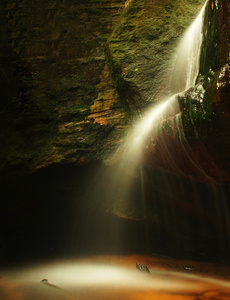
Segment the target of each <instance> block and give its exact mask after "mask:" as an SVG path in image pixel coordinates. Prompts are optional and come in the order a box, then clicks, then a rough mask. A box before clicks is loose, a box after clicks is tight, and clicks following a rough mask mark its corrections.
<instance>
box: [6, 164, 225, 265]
mask: <svg viewBox="0 0 230 300" xmlns="http://www.w3.org/2000/svg"><path fill="white" fill-rule="evenodd" d="M142 172H143V173H142V180H141V177H140V176H139V177H136V178H132V180H131V183H130V186H129V188H130V192H127V193H126V194H125V195H124V196H123V198H122V199H120V197H121V196H120V195H121V194H120V193H119V188H120V187H121V188H123V187H122V185H124V178H125V177H127V174H125V175H124V176H119V177H118V178H117V179H116V184H114V182H113V181H111V178H113V176H114V170H113V169H112V168H109V167H106V166H102V165H101V163H100V162H96V163H92V164H89V165H85V166H75V165H56V166H51V167H48V168H46V169H41V170H39V171H37V173H35V174H32V175H30V176H22V177H19V176H14V177H11V176H8V177H7V176H5V178H4V179H3V180H2V182H1V192H2V196H1V204H0V229H1V237H0V260H1V262H2V263H3V262H4V263H14V262H17V261H25V260H34V259H50V258H59V257H60V258H62V257H65V258H67V257H77V256H85V255H97V254H134V253H139V254H148V255H164V256H169V257H176V258H187V259H193V260H198V261H199V260H200V261H210V262H220V263H223V264H229V241H230V238H229V236H230V235H229V206H228V205H229V203H227V201H226V199H229V186H228V185H226V186H220V185H217V186H214V185H210V184H205V183H200V182H194V181H191V180H190V179H188V178H185V177H179V176H178V175H173V174H170V173H165V172H162V171H160V170H154V169H152V168H146V167H145V168H144V169H143V170H142ZM142 181H143V182H144V185H142ZM108 187H109V188H108ZM130 199H131V200H132V202H131V200H130ZM126 200H127V201H126ZM116 201H117V202H116ZM116 209H117V210H116ZM131 210H132V213H131Z"/></svg>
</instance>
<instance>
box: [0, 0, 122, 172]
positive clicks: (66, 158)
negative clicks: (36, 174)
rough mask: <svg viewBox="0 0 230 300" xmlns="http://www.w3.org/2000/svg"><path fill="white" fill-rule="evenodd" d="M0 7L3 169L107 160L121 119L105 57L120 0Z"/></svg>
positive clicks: (16, 3) (58, 0) (20, 3)
mask: <svg viewBox="0 0 230 300" xmlns="http://www.w3.org/2000/svg"><path fill="white" fill-rule="evenodd" d="M0 6H1V49H0V56H1V70H0V77H1V84H2V86H1V145H2V147H1V165H2V167H4V166H5V165H13V166H19V165H22V166H24V167H25V168H26V169H30V170H32V171H33V170H35V169H36V168H39V167H42V166H47V165H49V164H53V163H63V162H67V163H68V162H77V163H83V162H87V161H90V160H95V159H101V158H102V157H103V158H106V156H107V155H108V154H109V153H110V152H111V151H112V150H113V149H114V147H115V146H116V144H117V143H119V140H120V139H121V136H122V135H123V130H124V127H125V125H126V123H127V118H126V114H127V113H126V112H125V109H124V108H123V105H122V104H121V103H120V101H119V98H118V97H117V96H116V90H115V88H114V86H113V82H112V80H111V76H110V74H109V72H108V68H107V67H106V64H105V56H104V46H105V42H106V40H107V39H108V37H109V35H110V34H111V31H112V29H113V27H114V24H115V23H116V21H117V18H118V17H119V14H120V12H121V11H122V10H123V6H124V3H123V1H122V0H120V1H119V0H105V1H99V0H98V1H97V0H96V1H68V0H66V1H65V0H64V1H63V0H53V1H52V0H51V1H32V2H31V1H1V2H0Z"/></svg>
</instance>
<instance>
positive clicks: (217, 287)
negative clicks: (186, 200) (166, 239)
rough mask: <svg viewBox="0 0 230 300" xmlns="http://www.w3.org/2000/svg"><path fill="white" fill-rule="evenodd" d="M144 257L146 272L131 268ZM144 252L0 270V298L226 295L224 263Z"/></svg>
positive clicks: (133, 299) (176, 299)
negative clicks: (148, 255)
mask: <svg viewBox="0 0 230 300" xmlns="http://www.w3.org/2000/svg"><path fill="white" fill-rule="evenodd" d="M136 261H139V262H142V263H147V264H148V266H149V270H150V273H149V274H147V273H142V272H139V271H137V269H136V268H135V264H136ZM191 264H192V262H187V261H175V260H174V261H172V260H168V259H157V258H155V259H153V258H148V257H140V256H139V257H138V256H126V257H106V256H104V257H92V258H91V259H90V260H89V259H81V260H79V259H78V260H65V261H54V262H49V263H44V262H43V263H39V264H29V265H26V266H24V267H18V268H13V269H8V270H0V272H1V281H0V298H1V300H31V299H34V300H52V299H54V300H82V299H94V300H103V299H106V300H107V299H112V300H118V299H121V300H123V299H124V300H127V299H129V300H143V299H146V300H147V299H148V300H149V299H159V300H166V299H167V300H194V299H200V300H205V299H206V300H211V299H218V300H227V299H229V297H230V281H229V275H227V274H228V273H229V270H228V268H225V269H224V268H221V267H220V266H216V267H215V268H216V271H217V272H218V273H219V276H218V277H213V274H212V272H210V269H211V268H213V266H212V265H208V264H206V265H205V264H203V265H202V269H203V271H201V270H200V269H199V267H198V265H197V264H196V263H195V264H192V265H191Z"/></svg>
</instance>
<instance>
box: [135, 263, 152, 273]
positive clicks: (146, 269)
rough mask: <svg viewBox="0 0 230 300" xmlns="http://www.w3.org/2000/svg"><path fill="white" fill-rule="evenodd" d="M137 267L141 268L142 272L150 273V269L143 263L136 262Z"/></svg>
mask: <svg viewBox="0 0 230 300" xmlns="http://www.w3.org/2000/svg"><path fill="white" fill-rule="evenodd" d="M136 268H137V270H139V271H141V272H145V273H150V271H149V269H148V267H147V266H146V265H141V264H138V263H136Z"/></svg>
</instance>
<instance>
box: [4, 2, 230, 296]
mask: <svg viewBox="0 0 230 300" xmlns="http://www.w3.org/2000/svg"><path fill="white" fill-rule="evenodd" d="M206 3H207V1H206ZM206 3H205V5H206ZM205 5H204V6H203V8H202V10H201V11H200V13H199V15H198V17H197V18H196V20H195V21H194V22H193V24H192V25H191V26H190V28H189V29H188V30H187V31H186V33H185V35H184V37H183V38H182V40H181V43H180V44H179V46H178V48H177V50H176V53H175V56H174V57H173V62H174V67H173V68H172V70H171V82H170V95H169V96H167V97H165V98H161V99H158V101H157V103H156V104H154V105H153V106H152V107H151V108H150V109H149V110H148V111H147V112H146V114H145V115H144V116H143V117H142V118H141V120H140V122H137V124H135V126H134V129H133V130H132V132H131V133H130V135H129V137H128V139H127V143H126V144H125V147H124V148H123V149H122V155H121V160H120V165H119V167H118V168H117V170H116V171H115V172H113V174H112V177H106V178H105V179H106V187H105V188H104V190H103V191H101V190H100V193H101V194H103V197H102V198H103V201H102V202H103V204H102V202H100V203H98V202H97V201H98V200H97V199H94V200H93V201H94V202H95V203H94V205H95V207H98V206H100V207H102V206H103V205H104V210H105V211H107V212H111V213H112V214H114V215H116V216H119V218H123V217H124V218H128V219H129V218H130V219H132V220H138V221H140V220H141V219H145V218H146V216H147V209H148V205H149V204H148V202H146V198H147V197H148V195H147V194H148V193H149V194H151V196H152V190H150V191H148V190H147V189H146V188H145V185H146V184H147V185H150V186H152V185H154V187H155V188H157V187H158V185H159V183H160V182H161V189H162V186H163V187H164V188H165V190H167V191H168V190H169V192H170V189H171V190H173V189H174V183H175V181H174V179H172V177H170V176H168V177H167V179H166V178H165V177H164V176H163V175H162V174H161V173H157V176H155V177H154V173H153V174H152V173H151V176H149V177H148V176H147V173H148V172H147V173H146V171H145V170H144V169H143V168H142V154H143V149H144V148H145V147H147V146H148V142H149V136H150V137H151V143H154V137H155V136H157V132H158V129H159V127H160V125H161V123H162V121H163V120H164V119H165V118H166V117H172V118H174V119H175V120H176V121H177V124H178V125H177V126H178V129H180V130H182V132H180V135H181V139H182V136H183V129H182V126H181V120H180V110H179V108H178V104H177V96H178V95H179V94H180V93H183V92H184V91H186V90H187V89H189V88H190V87H193V86H194V85H195V82H196V78H197V75H198V72H199V59H200V49H201V44H202V22H203V15H204V10H205ZM183 147H184V146H183ZM166 150H167V149H166ZM185 152H186V153H187V158H188V159H190V160H191V161H193V158H192V156H191V154H189V153H188V151H187V149H185ZM171 163H172V164H173V163H174V162H173V161H171ZM194 165H196V167H197V168H198V169H199V170H200V172H203V171H202V169H201V168H200V167H199V166H198V165H197V164H196V162H194ZM146 179H147V180H146ZM170 181H171V183H169V182H170ZM146 182H147V183H146ZM139 183H141V188H139V189H137V185H138V184H139ZM183 184H186V185H187V186H186V188H185V190H188V186H189V187H191V188H192V185H193V184H191V183H189V184H188V183H187V182H186V181H184V182H182V183H181V182H179V185H177V186H176V189H177V188H178V186H181V188H182V185H183ZM130 191H131V193H130ZM200 191H201V192H202V188H200ZM93 192H95V191H93ZM213 192H214V193H215V192H216V191H214V190H212V191H211V192H210V195H211V194H212V193H213ZM91 193H92V191H91ZM154 193H156V189H155V190H154ZM95 194H96V195H98V194H97V193H95ZM136 194H137V195H136ZM96 198H97V197H96ZM135 198H138V199H139V198H141V199H142V203H141V204H140V203H139V204H137V208H136V210H135V209H134V208H133V207H135V205H136V204H135V203H134V202H135V200H134V199H135ZM156 198H157V197H156ZM158 198H159V199H158V200H157V201H158V202H155V203H154V205H155V206H154V207H153V211H154V210H157V209H158V211H156V213H155V212H153V214H154V213H155V215H152V216H151V217H152V218H156V219H157V218H161V219H164V218H165V220H164V221H168V219H170V218H171V219H170V220H173V221H171V223H173V222H174V220H176V219H177V216H178V215H175V216H174V213H175V208H173V206H174V205H176V203H177V199H174V198H173V197H172V198H170V201H168V207H166V204H165V203H164V201H161V196H160V194H159V195H158ZM171 200H173V201H171ZM198 202H199V201H197V202H196V200H194V205H196V204H198V205H199V203H198ZM90 205H93V204H92V201H91V202H90ZM186 205H190V204H189V203H185V207H186ZM156 207H157V208H156ZM177 208H179V209H180V206H177ZM213 209H214V210H215V211H216V215H218V213H219V214H220V215H221V212H219V207H218V205H217V206H216V207H214V208H213ZM201 210H202V209H201ZM164 211H166V212H165V214H164ZM158 213H159V215H160V217H159V216H157V215H158ZM169 213H170V214H171V215H170V216H169ZM182 213H184V211H183V208H182ZM179 215H180V212H179ZM83 218H84V222H85V223H86V222H87V221H88V219H86V217H85V216H83ZM173 218H174V219H173ZM181 218H182V219H184V223H183V222H182V223H178V224H177V226H176V227H175V228H176V229H175V230H176V231H178V230H179V231H180V230H182V231H183V230H184V232H185V233H186V232H187V229H189V230H190V231H191V230H192V232H195V231H196V230H197V228H192V229H191V228H187V227H188V226H190V225H191V224H190V225H188V224H189V222H187V219H189V216H188V215H186V214H185V215H184V216H183V215H181ZM218 219H219V220H220V221H219V220H217V221H216V220H214V222H220V224H219V226H220V229H223V227H224V226H225V225H226V224H223V225H221V222H223V220H221V217H220V216H219V217H218ZM110 221H111V220H110ZM100 222H101V223H102V227H101V228H103V230H105V231H106V230H108V231H110V236H111V237H110V239H109V242H108V243H110V242H111V241H112V242H113V246H114V245H115V247H114V250H115V251H114V252H116V250H117V249H118V248H119V247H120V244H119V241H118V240H119V238H120V236H121V235H122V234H123V233H122V229H121V228H120V226H119V225H117V224H115V222H114V223H113V226H112V227H111V228H106V226H107V223H106V220H104V219H103V220H99V219H98V223H97V224H94V226H99V224H100ZM158 223H159V224H161V220H160V221H159V220H158V219H157V222H156V224H158ZM166 223H167V222H166ZM169 224H170V222H169ZM181 224H182V225H181ZM211 224H212V220H211ZM159 226H160V225H159ZM191 226H193V225H191ZM115 227H116V228H115ZM182 227H184V228H182ZM195 227H196V226H195ZM145 229H146V231H145V233H146V237H145V238H143V240H148V239H151V237H150V233H148V226H146V228H145ZM161 229H162V228H156V231H157V230H158V231H159V232H160V234H161V233H162V231H161ZM168 229H169V232H170V230H171V233H174V232H173V230H174V228H168ZM80 230H81V231H83V229H82V228H80ZM90 230H92V231H93V228H90ZM203 230H204V232H202V230H201V234H206V231H205V230H208V229H207V228H205V229H203ZM156 231H154V234H156ZM88 233H89V232H88ZM83 234H85V236H86V237H87V232H84V233H83ZM99 234H100V233H99ZM152 237H153V236H152ZM165 237H168V239H170V237H169V235H167V234H166V235H164V237H163V238H162V237H159V239H158V238H156V237H155V240H154V242H156V240H158V241H160V242H161V243H162V244H169V247H171V246H172V244H174V245H175V241H174V243H170V242H169V241H168V240H167V241H164V240H163V239H164V238H165ZM100 238H101V237H100V236H98V237H96V241H97V243H98V244H99V243H100ZM179 240H180V237H179ZM184 241H185V240H183V241H182V243H183V242H184ZM186 242H187V243H191V241H189V240H186ZM79 243H80V242H79V240H78V241H76V246H78V245H79ZM86 243H87V242H86ZM125 243H126V244H131V243H132V242H131V240H130V239H129V237H128V238H127V237H126V241H125ZM145 246H148V243H146V244H145V245H144V247H145ZM161 246H162V245H161ZM224 246H225V245H223V247H224ZM154 247H156V244H155V245H154ZM175 247H177V250H176V251H177V252H178V253H179V255H180V254H181V252H180V251H179V248H180V245H175ZM163 248H164V247H163ZM118 252H119V251H118ZM163 252H164V251H163ZM166 253H167V251H166ZM179 257H180V256H179ZM138 261H139V262H141V263H145V264H147V265H148V266H149V269H150V274H146V273H141V272H138V271H137V270H136V268H135V265H136V262H138ZM212 267H213V266H212V265H210V266H209V267H207V266H206V265H203V266H202V267H201V268H200V267H199V266H198V265H197V264H196V263H195V262H187V261H185V262H182V261H180V262H177V261H173V260H171V259H168V258H159V257H158V258H154V257H153V256H152V257H151V256H148V257H147V256H144V255H139V256H116V257H109V256H101V257H91V258H85V259H79V260H76V259H75V260H66V261H56V262H49V263H38V264H33V265H30V264H28V265H27V266H21V267H19V268H14V269H13V270H10V269H9V270H1V273H0V275H1V277H0V278H1V281H0V299H1V300H13V299H14V300H27V299H34V300H51V299H55V300H58V299H60V300H81V299H95V300H97V299H98V300H99V299H100V300H102V299H111V300H118V299H121V300H122V299H126V300H127V299H130V300H138V299H140V300H143V299H148V300H149V299H159V300H160V299H167V300H176V299H177V300H178V299H181V300H193V299H219V300H221V299H223V300H226V299H229V298H230V283H229V280H228V278H229V277H227V272H228V269H227V270H226V271H225V272H223V274H221V272H222V271H223V269H222V268H221V269H218V266H216V267H215V268H217V269H218V270H217V272H219V278H214V274H215V271H214V274H212V275H213V276H209V275H210V273H211V271H210V270H211V268H212ZM220 270H221V271H220ZM208 274H209V275H208ZM221 276H222V277H221Z"/></svg>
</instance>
